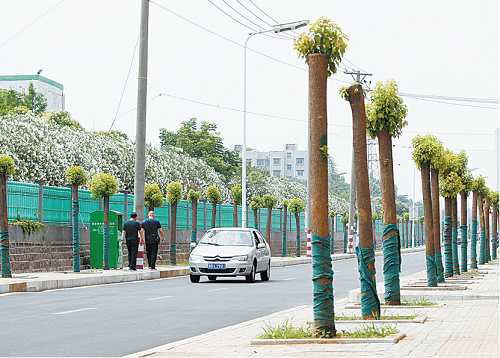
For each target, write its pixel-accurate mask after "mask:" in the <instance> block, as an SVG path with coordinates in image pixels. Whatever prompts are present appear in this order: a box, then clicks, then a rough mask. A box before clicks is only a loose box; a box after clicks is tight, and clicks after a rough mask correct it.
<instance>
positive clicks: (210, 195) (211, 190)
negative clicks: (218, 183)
mask: <svg viewBox="0 0 500 358" xmlns="http://www.w3.org/2000/svg"><path fill="white" fill-rule="evenodd" d="M205 196H206V197H207V199H208V201H209V202H210V203H212V204H217V203H219V202H220V200H221V196H220V193H219V190H217V188H216V187H215V186H213V185H210V186H209V187H208V188H207V191H206V192H205Z"/></svg>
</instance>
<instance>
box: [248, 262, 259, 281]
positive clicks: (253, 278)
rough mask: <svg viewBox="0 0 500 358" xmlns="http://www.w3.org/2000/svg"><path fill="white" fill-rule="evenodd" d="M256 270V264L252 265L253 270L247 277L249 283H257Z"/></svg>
mask: <svg viewBox="0 0 500 358" xmlns="http://www.w3.org/2000/svg"><path fill="white" fill-rule="evenodd" d="M255 270H256V267H255V263H254V264H253V265H252V270H251V271H250V274H249V275H247V276H245V280H246V281H247V282H254V281H255Z"/></svg>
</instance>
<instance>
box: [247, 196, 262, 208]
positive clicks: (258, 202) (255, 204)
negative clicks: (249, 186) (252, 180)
mask: <svg viewBox="0 0 500 358" xmlns="http://www.w3.org/2000/svg"><path fill="white" fill-rule="evenodd" d="M260 208H262V198H261V197H260V196H258V195H254V196H252V201H251V202H250V209H252V210H259V209H260Z"/></svg>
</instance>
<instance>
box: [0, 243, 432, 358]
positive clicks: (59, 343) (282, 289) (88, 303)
mask: <svg viewBox="0 0 500 358" xmlns="http://www.w3.org/2000/svg"><path fill="white" fill-rule="evenodd" d="M376 263H377V282H379V281H381V280H382V279H383V275H382V260H381V259H380V258H377V260H376ZM333 265H334V266H333V269H334V273H335V274H334V291H335V299H342V298H345V297H347V295H348V292H349V291H350V290H351V289H354V288H357V287H359V279H358V277H359V274H358V272H357V262H356V260H355V259H350V260H342V261H335V262H334V263H333ZM424 269H425V253H424V252H418V253H413V254H405V255H403V267H402V273H401V276H406V275H411V274H413V273H415V272H418V271H422V270H424ZM311 275H312V269H311V265H297V266H288V267H283V268H273V269H272V271H271V280H270V281H269V282H261V281H260V279H257V281H256V282H255V283H251V284H249V283H246V282H245V279H244V278H228V279H220V278H218V279H217V281H215V282H210V281H208V279H207V278H206V277H202V279H201V281H200V283H197V284H193V283H191V282H190V281H189V278H188V277H186V276H183V277H176V278H169V279H160V280H152V281H137V282H130V283H120V284H109V285H102V286H89V287H81V288H71V289H61V290H52V291H43V292H32V293H12V294H2V295H0V322H1V326H0V327H1V330H0V356H27V357H30V356H123V355H127V354H132V353H134V352H138V351H142V350H145V349H149V348H153V347H156V346H160V345H163V344H166V343H169V342H175V341H177V340H181V339H184V338H188V337H192V336H194V335H198V334H202V333H206V332H209V331H212V330H215V329H219V328H223V327H227V326H230V325H234V324H237V323H240V322H244V321H247V320H251V319H255V318H258V317H262V316H265V315H268V314H271V313H274V312H278V311H281V310H285V309H288V308H292V307H296V306H300V305H308V304H312V281H311Z"/></svg>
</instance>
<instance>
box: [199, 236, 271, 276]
mask: <svg viewBox="0 0 500 358" xmlns="http://www.w3.org/2000/svg"><path fill="white" fill-rule="evenodd" d="M191 245H192V246H194V244H191ZM257 273H260V278H261V280H262V281H269V278H270V276H271V250H270V248H269V245H268V243H267V242H266V240H265V239H264V238H263V237H262V235H261V233H260V232H259V231H258V230H255V229H251V228H248V229H243V228H219V229H211V230H209V231H207V232H206V234H205V235H203V237H202V238H201V240H200V242H198V244H197V245H196V246H195V247H194V249H193V251H192V252H191V255H190V256H189V278H190V279H191V282H200V277H201V276H208V279H209V280H211V281H214V280H216V279H217V277H218V276H220V277H234V276H245V279H246V281H247V282H254V281H255V274H257Z"/></svg>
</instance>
